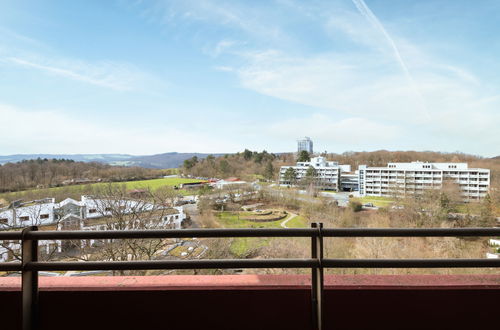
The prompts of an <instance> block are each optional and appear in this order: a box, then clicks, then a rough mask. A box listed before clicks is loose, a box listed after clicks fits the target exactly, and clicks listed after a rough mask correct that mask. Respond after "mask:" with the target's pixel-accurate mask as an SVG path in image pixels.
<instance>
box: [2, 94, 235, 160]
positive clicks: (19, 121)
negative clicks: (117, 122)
mask: <svg viewBox="0 0 500 330" xmlns="http://www.w3.org/2000/svg"><path fill="white" fill-rule="evenodd" d="M0 118H2V123H3V125H2V129H1V130H0V150H1V151H2V154H13V153H48V152H50V153H131V154H137V155H144V154H154V153H162V152H168V151H182V152H197V151H202V152H213V153H216V152H224V151H226V150H228V151H229V150H230V151H234V150H239V149H240V146H238V145H236V143H233V142H231V141H228V140H227V139H224V138H218V137H216V136H213V134H210V133H203V132H194V131H192V130H185V129H177V128H175V125H172V123H170V122H169V123H167V124H159V125H158V126H155V127H147V128H141V127H140V126H138V125H135V126H126V125H121V126H119V127H116V126H110V125H109V123H98V122H97V123H96V122H95V121H94V120H92V119H89V120H83V119H81V118H74V117H70V116H68V115H66V114H64V112H62V111H53V110H36V111H35V110H31V109H30V110H27V109H21V108H18V107H13V106H9V105H2V104H0ZM200 141H203V143H200Z"/></svg>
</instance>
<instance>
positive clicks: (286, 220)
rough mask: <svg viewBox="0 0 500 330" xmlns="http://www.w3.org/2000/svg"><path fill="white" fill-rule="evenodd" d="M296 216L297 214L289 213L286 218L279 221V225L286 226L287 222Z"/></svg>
mask: <svg viewBox="0 0 500 330" xmlns="http://www.w3.org/2000/svg"><path fill="white" fill-rule="evenodd" d="M296 216H297V214H294V213H290V215H289V216H288V218H286V219H285V220H283V222H281V227H283V228H288V227H287V226H286V224H287V222H288V221H290V220H292V219H293V218H295V217H296Z"/></svg>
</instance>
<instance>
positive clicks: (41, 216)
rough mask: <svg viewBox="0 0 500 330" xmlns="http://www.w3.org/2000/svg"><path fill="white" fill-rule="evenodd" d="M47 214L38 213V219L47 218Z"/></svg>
mask: <svg viewBox="0 0 500 330" xmlns="http://www.w3.org/2000/svg"><path fill="white" fill-rule="evenodd" d="M48 218H49V215H48V214H40V219H48Z"/></svg>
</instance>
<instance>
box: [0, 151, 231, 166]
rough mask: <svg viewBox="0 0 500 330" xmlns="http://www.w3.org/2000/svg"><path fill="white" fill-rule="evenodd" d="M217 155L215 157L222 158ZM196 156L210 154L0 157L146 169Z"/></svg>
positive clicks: (9, 160) (0, 159)
mask: <svg viewBox="0 0 500 330" xmlns="http://www.w3.org/2000/svg"><path fill="white" fill-rule="evenodd" d="M220 155H221V154H216V155H215V156H220ZM194 156H196V157H197V158H199V159H203V158H205V157H207V156H208V154H203V153H179V152H168V153H163V154H156V155H146V156H134V155H127V154H74V155H70V154H26V155H22V154H19V155H9V156H0V164H6V163H16V162H20V161H23V160H30V159H38V158H40V159H71V160H74V161H78V162H99V163H103V164H108V165H115V166H140V167H145V168H177V167H179V166H181V165H182V163H183V162H184V160H186V159H188V158H191V157H194Z"/></svg>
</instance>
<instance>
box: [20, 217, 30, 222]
mask: <svg viewBox="0 0 500 330" xmlns="http://www.w3.org/2000/svg"><path fill="white" fill-rule="evenodd" d="M19 220H21V221H30V217H29V216H24V217H19Z"/></svg>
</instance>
